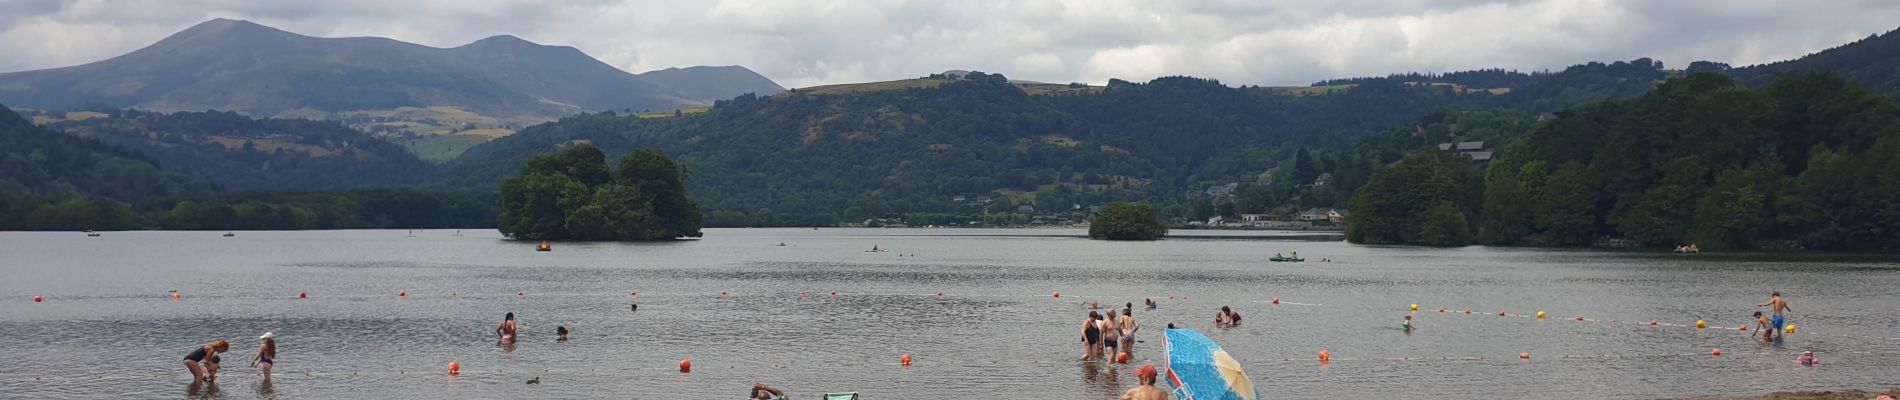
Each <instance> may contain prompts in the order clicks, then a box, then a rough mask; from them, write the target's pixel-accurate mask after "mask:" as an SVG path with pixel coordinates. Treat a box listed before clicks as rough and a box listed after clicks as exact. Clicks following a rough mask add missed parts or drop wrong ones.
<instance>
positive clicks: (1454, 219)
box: [1418, 201, 1471, 247]
mask: <svg viewBox="0 0 1900 400" xmlns="http://www.w3.org/2000/svg"><path fill="white" fill-rule="evenodd" d="M1422 220H1423V221H1422V222H1420V223H1419V233H1418V241H1419V243H1420V244H1424V245H1426V246H1440V247H1451V246H1464V245H1467V244H1471V225H1470V223H1469V222H1468V221H1466V220H1465V213H1464V212H1463V211H1459V210H1458V205H1457V204H1452V202H1449V201H1441V202H1438V205H1435V206H1432V208H1431V209H1427V210H1425V215H1424V216H1423V217H1422Z"/></svg>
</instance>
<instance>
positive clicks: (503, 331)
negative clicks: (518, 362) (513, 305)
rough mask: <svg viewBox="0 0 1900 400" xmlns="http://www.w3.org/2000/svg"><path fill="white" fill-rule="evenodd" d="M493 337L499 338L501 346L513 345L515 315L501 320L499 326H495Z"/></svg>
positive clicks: (509, 315)
mask: <svg viewBox="0 0 1900 400" xmlns="http://www.w3.org/2000/svg"><path fill="white" fill-rule="evenodd" d="M495 335H496V336H500V337H501V344H502V345H510V344H515V313H508V315H507V316H504V317H502V318H501V325H496V326H495Z"/></svg>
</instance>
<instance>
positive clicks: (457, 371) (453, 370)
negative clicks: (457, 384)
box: [449, 361, 462, 376]
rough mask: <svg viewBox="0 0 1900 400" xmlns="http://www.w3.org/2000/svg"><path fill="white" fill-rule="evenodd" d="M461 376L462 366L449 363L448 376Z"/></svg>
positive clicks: (452, 362)
mask: <svg viewBox="0 0 1900 400" xmlns="http://www.w3.org/2000/svg"><path fill="white" fill-rule="evenodd" d="M461 374H462V364H461V363H457V362H454V361H450V362H449V376H456V375H461Z"/></svg>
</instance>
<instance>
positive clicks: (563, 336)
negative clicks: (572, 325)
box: [554, 325, 567, 342]
mask: <svg viewBox="0 0 1900 400" xmlns="http://www.w3.org/2000/svg"><path fill="white" fill-rule="evenodd" d="M554 334H556V335H560V337H559V338H555V339H554V340H558V341H562V342H565V341H567V326H566V325H562V326H556V327H554Z"/></svg>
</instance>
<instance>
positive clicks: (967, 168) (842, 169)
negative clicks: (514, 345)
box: [453, 73, 1491, 222]
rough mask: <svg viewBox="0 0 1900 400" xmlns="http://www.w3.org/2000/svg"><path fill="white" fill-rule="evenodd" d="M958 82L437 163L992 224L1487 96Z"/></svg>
mask: <svg viewBox="0 0 1900 400" xmlns="http://www.w3.org/2000/svg"><path fill="white" fill-rule="evenodd" d="M973 75H974V76H976V78H972V79H966V80H961V81H956V82H952V83H949V84H944V85H941V86H936V87H930V88H916V89H907V90H895V91H884V92H872V93H857V94H850V95H811V94H802V93H796V92H793V93H787V94H784V95H780V96H774V97H771V98H759V97H755V96H744V97H739V98H736V99H734V100H731V101H722V102H719V103H718V104H717V105H716V107H715V109H714V110H712V111H710V112H706V113H701V114H695V115H686V116H682V117H678V118H666V119H640V118H634V117H630V116H616V115H611V114H592V115H585V116H576V117H570V118H566V119H563V120H561V121H559V122H557V123H551V124H546V125H541V126H535V127H531V128H528V129H526V130H523V131H522V132H520V133H517V134H515V135H513V136H510V137H507V138H503V139H498V140H496V141H493V142H490V143H489V144H486V145H483V146H479V147H477V148H475V149H472V150H470V151H469V152H468V153H466V154H464V155H463V156H462V157H461V158H460V159H458V160H457V161H456V162H455V163H454V164H453V167H454V172H453V179H455V180H454V181H453V185H455V186H459V187H467V188H471V189H476V190H493V189H492V188H494V187H495V185H496V184H497V183H498V182H499V181H500V178H501V176H503V175H504V174H506V173H508V172H511V171H513V170H515V169H518V168H519V166H520V165H521V164H522V163H524V162H526V160H527V159H528V158H529V157H532V156H533V155H535V154H540V153H545V152H549V151H553V150H556V149H559V148H563V147H565V146H569V145H572V144H575V143H591V144H593V145H594V146H598V147H600V148H601V149H602V150H604V151H606V152H607V153H609V155H610V156H618V155H620V154H625V153H627V152H629V151H631V150H632V149H634V148H639V147H654V148H659V149H662V150H664V151H666V152H667V153H668V154H671V155H675V156H676V157H678V158H679V161H680V163H681V164H682V165H684V166H685V167H686V169H687V171H688V173H689V174H690V175H691V176H692V178H693V179H691V180H690V182H691V186H690V189H691V190H692V193H693V195H694V198H695V199H696V200H697V201H699V202H700V203H701V204H702V205H704V206H705V207H706V208H707V209H709V210H713V212H712V214H713V216H712V217H717V216H718V215H719V213H720V212H721V211H724V212H735V211H737V212H745V213H748V214H769V215H771V216H772V217H773V218H786V216H787V215H790V216H791V217H790V218H793V219H799V220H808V221H814V222H824V221H836V220H840V219H842V220H856V219H858V218H860V217H864V216H874V215H882V214H885V213H893V212H898V213H901V212H948V211H959V210H970V208H968V207H970V206H965V205H959V204H956V203H954V202H953V200H952V199H953V196H954V195H958V194H970V195H973V196H974V195H982V196H996V197H998V198H999V199H1000V200H1003V201H1005V202H1002V203H1001V204H1000V205H1002V206H1003V207H997V208H995V210H997V211H1003V210H1005V209H1009V210H1013V209H1014V208H1015V207H1014V206H1017V205H1034V206H1036V207H1043V208H1045V209H1047V208H1048V207H1060V208H1062V209H1067V208H1069V207H1071V206H1073V205H1077V204H1081V205H1088V204H1099V203H1106V202H1110V201H1115V200H1142V199H1153V198H1172V196H1173V195H1174V194H1175V193H1177V192H1178V191H1180V190H1188V189H1194V190H1198V189H1199V188H1200V185H1201V184H1202V183H1203V181H1216V180H1233V179H1242V178H1246V179H1252V177H1253V176H1254V175H1257V174H1259V173H1261V172H1264V171H1265V170H1267V169H1268V168H1271V167H1273V166H1274V165H1276V164H1277V163H1278V162H1279V161H1281V160H1282V159H1283V158H1284V157H1285V156H1286V155H1290V154H1292V151H1294V150H1297V149H1299V148H1301V147H1318V146H1331V145H1336V144H1341V143H1347V142H1349V141H1350V140H1352V138H1354V137H1356V136H1359V135H1361V134H1362V133H1364V132H1373V131H1378V130H1383V129H1387V128H1389V127H1391V126H1395V125H1399V124H1403V123H1406V122H1410V121H1413V120H1416V119H1417V118H1419V117H1420V116H1423V115H1427V114H1429V113H1432V112H1435V111H1437V110H1439V109H1441V108H1443V107H1447V106H1449V105H1457V104H1477V103H1480V102H1483V101H1488V100H1489V99H1490V98H1491V95H1490V94H1488V93H1460V92H1457V91H1454V90H1452V89H1450V88H1442V87H1429V86H1413V85H1405V84H1401V83H1397V82H1390V81H1382V82H1371V83H1367V84H1362V85H1359V86H1358V87H1355V88H1353V89H1352V90H1346V91H1341V92H1337V93H1333V94H1324V95H1288V94H1282V93H1280V92H1277V91H1273V90H1268V89H1264V88H1234V87H1228V86H1224V85H1221V84H1220V83H1219V82H1215V81H1211V80H1204V79H1195V78H1183V77H1171V78H1161V79H1156V80H1154V81H1152V82H1148V83H1144V84H1117V85H1111V86H1110V87H1109V88H1107V89H1106V90H1104V91H1102V93H1099V94H1076V95H1030V94H1028V93H1026V92H1024V91H1023V90H1022V89H1021V88H1019V87H1017V86H1012V85H1009V84H1007V83H1006V80H1005V79H1002V78H1001V77H1000V76H996V79H989V78H986V77H984V76H983V75H981V74H980V73H978V74H973ZM1372 110H1377V111H1376V112H1375V111H1372ZM1054 198H1059V199H1060V201H1050V200H1051V199H1054ZM991 206H992V207H994V206H995V205H991ZM975 210H976V211H978V212H981V211H982V210H983V208H975ZM712 217H709V218H712Z"/></svg>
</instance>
